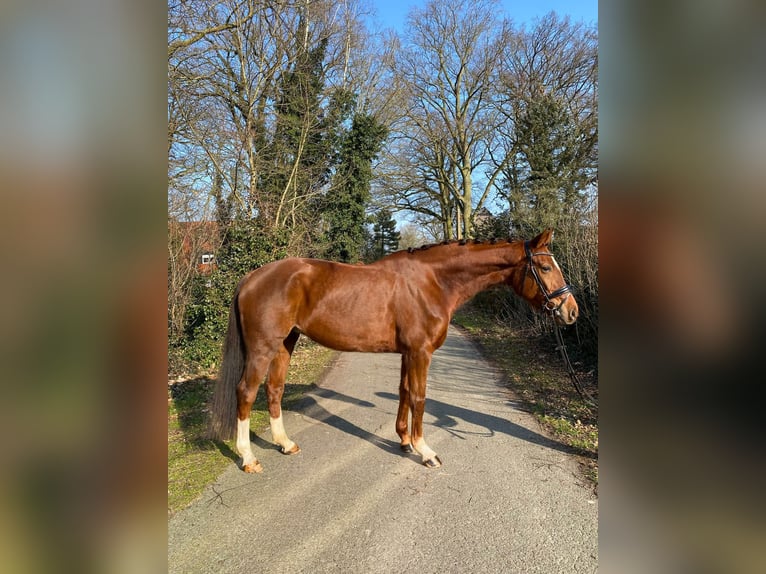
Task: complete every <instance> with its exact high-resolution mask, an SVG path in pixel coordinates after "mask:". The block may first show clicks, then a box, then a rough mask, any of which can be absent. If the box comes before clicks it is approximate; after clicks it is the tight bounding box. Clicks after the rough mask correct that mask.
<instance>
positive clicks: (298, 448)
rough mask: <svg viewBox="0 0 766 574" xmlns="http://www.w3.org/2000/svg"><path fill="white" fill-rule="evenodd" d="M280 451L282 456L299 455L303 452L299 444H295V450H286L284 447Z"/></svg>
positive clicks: (280, 447)
mask: <svg viewBox="0 0 766 574" xmlns="http://www.w3.org/2000/svg"><path fill="white" fill-rule="evenodd" d="M279 451H280V452H281V453H282V454H298V453H299V452H300V451H301V447H299V446H298V445H297V444H295V443H293V448H291V449H290V450H286V449H285V447H283V446H282V445H280V446H279Z"/></svg>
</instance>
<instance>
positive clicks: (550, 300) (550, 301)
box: [524, 241, 596, 408]
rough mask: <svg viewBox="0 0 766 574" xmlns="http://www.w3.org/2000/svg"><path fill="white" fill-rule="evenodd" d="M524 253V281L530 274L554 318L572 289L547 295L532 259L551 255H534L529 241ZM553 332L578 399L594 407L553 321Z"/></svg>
mask: <svg viewBox="0 0 766 574" xmlns="http://www.w3.org/2000/svg"><path fill="white" fill-rule="evenodd" d="M524 253H526V255H527V268H526V270H525V271H524V279H526V278H527V274H528V273H530V272H531V273H532V277H534V279H535V283H537V287H538V288H539V289H540V292H541V293H542V294H543V297H545V303H544V304H543V309H545V310H546V311H548V312H549V313H550V314H551V317H555V316H556V315H559V316H560V315H561V306H562V305H563V304H564V302H565V301H566V300H567V299H569V295H570V294H571V293H572V287H571V286H569V285H567V284H566V283H564V286H563V287H559V288H558V289H556V290H555V291H553V292H551V293H548V289H546V287H545V284H544V283H543V280H542V279H540V275H539V274H538V273H537V269H535V266H534V263H533V261H532V258H533V257H535V256H536V255H550V257H551V258H553V253H549V252H547V251H537V252H536V253H533V252H532V250H531V249H530V248H529V241H525V242H524ZM562 295H566V297H564V298H562V299H561V301H560V302H559V304H558V305H556V302H555V301H554V299H556V298H557V297H561V296H562ZM553 330H554V332H555V333H556V342H557V343H558V346H557V347H556V349H557V350H558V351H559V352H560V353H561V357H562V358H563V359H564V364H565V365H566V368H567V372H568V373H569V378H570V380H571V381H572V385H573V386H574V388H575V390H576V391H577V392H578V394H579V395H580V397H581V398H582V399H583V401H585V403H586V408H587V406H592V407H595V406H596V400H595V399H594V398H593V395H591V394H590V393H589V392H587V391H586V390H585V389H584V388H583V386H582V383H580V380H579V379H578V378H577V373H576V372H575V369H574V367H573V366H572V362H571V361H570V360H569V355H568V353H567V348H566V345H564V337H563V335H562V334H561V328H560V327H559V325H558V323H557V322H556V321H555V320H554V321H553Z"/></svg>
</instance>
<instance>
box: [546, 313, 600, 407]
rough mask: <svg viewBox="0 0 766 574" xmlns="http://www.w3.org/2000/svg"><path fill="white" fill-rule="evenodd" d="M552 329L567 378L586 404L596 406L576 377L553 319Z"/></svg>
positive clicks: (594, 400) (559, 328) (557, 325)
mask: <svg viewBox="0 0 766 574" xmlns="http://www.w3.org/2000/svg"><path fill="white" fill-rule="evenodd" d="M551 317H553V315H551ZM553 331H554V332H555V333H556V343H557V346H556V349H557V350H558V351H559V352H560V353H561V357H562V358H563V359H564V365H565V366H566V368H567V373H569V379H570V380H571V381H572V386H573V387H574V388H575V390H576V391H577V394H579V395H580V398H581V399H582V400H583V401H584V402H585V404H586V405H589V406H591V407H596V406H597V405H596V399H594V398H593V395H591V394H590V393H589V392H588V391H586V390H585V389H584V388H583V386H582V383H580V379H578V378H577V373H576V372H575V370H574V367H573V366H572V361H570V360H569V353H567V348H566V345H565V344H564V336H563V335H562V334H561V327H559V324H558V323H556V320H555V319H554V320H553Z"/></svg>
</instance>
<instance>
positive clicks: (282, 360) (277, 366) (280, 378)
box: [266, 330, 301, 454]
mask: <svg viewBox="0 0 766 574" xmlns="http://www.w3.org/2000/svg"><path fill="white" fill-rule="evenodd" d="M298 337H300V332H298V331H296V330H293V331H292V332H290V334H289V335H288V336H287V338H286V339H285V340H284V341H283V343H282V347H281V348H280V349H279V351H278V352H277V355H276V356H275V357H274V358H273V359H272V360H271V365H270V366H269V378H268V381H267V382H266V396H267V398H268V401H269V422H270V423H271V436H272V438H273V439H274V442H275V443H277V445H279V449H280V450H281V451H282V452H283V453H284V454H297V453H299V452H300V450H301V449H300V447H299V446H298V445H297V444H295V443H294V442H293V441H291V440H290V439H289V438H288V437H287V433H286V432H285V425H284V423H283V422H282V395H283V394H284V392H285V378H286V376H287V368H288V366H289V365H290V357H291V356H292V354H293V349H294V348H295V343H296V342H297V341H298Z"/></svg>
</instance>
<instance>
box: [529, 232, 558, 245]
mask: <svg viewBox="0 0 766 574" xmlns="http://www.w3.org/2000/svg"><path fill="white" fill-rule="evenodd" d="M551 241H553V229H546V230H545V231H543V232H542V233H541V234H540V235H538V236H537V237H535V238H534V239H533V240H532V241H530V243H531V244H532V245H533V246H534V247H536V248H537V249H542V248H543V247H547V246H548V245H550V244H551Z"/></svg>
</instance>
